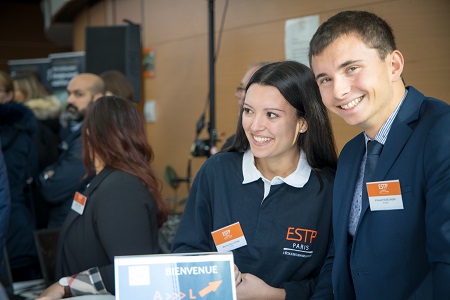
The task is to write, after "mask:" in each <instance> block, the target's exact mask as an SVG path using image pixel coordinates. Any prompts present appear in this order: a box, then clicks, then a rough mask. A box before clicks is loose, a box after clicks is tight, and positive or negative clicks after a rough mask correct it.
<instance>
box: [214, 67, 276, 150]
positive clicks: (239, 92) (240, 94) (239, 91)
mask: <svg viewBox="0 0 450 300" xmlns="http://www.w3.org/2000/svg"><path fill="white" fill-rule="evenodd" d="M270 63H272V62H271V61H261V62H257V63H254V64H252V65H250V66H249V67H248V69H247V71H246V72H245V74H244V77H242V79H241V83H239V85H238V87H237V88H236V91H235V92H234V96H235V97H236V99H237V101H238V105H239V109H240V108H241V106H242V103H244V99H245V88H246V86H247V84H248V82H249V81H250V78H252V76H253V74H255V72H256V71H258V70H259V69H260V68H261V67H264V66H265V65H268V64H270ZM238 111H239V110H238ZM234 137H235V135H234V134H233V135H231V136H230V137H229V138H227V140H226V141H225V143H223V145H222V150H224V149H226V148H228V147H229V146H231V144H232V143H233V140H234Z"/></svg>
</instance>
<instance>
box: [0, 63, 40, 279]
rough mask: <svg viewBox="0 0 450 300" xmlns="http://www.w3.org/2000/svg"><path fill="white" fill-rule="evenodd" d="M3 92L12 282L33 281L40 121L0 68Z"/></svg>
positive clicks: (0, 111) (0, 129) (1, 129)
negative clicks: (34, 185)
mask: <svg viewBox="0 0 450 300" xmlns="http://www.w3.org/2000/svg"><path fill="white" fill-rule="evenodd" d="M0 91H1V92H0V141H1V146H2V152H3V156H4V161H5V164H6V170H7V173H8V182H9V192H10V196H11V211H10V218H9V223H8V232H7V239H6V249H7V254H8V257H9V261H10V266H11V273H12V277H13V281H14V282H16V281H24V280H32V279H36V278H39V277H40V267H39V262H38V258H37V251H36V247H35V243H34V236H33V231H34V229H35V218H34V209H33V199H32V194H31V188H30V184H31V182H32V178H34V177H35V176H36V174H37V150H36V147H35V144H34V138H35V135H36V131H37V121H36V118H35V117H34V115H33V112H32V111H31V110H30V109H29V108H28V107H26V106H25V105H24V104H22V103H17V102H15V101H14V85H13V82H12V79H11V77H10V76H9V75H8V74H7V73H6V72H3V71H0Z"/></svg>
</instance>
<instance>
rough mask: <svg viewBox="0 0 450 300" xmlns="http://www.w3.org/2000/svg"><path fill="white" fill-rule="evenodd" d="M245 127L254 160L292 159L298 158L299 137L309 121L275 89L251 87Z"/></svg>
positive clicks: (243, 124) (244, 114)
mask: <svg viewBox="0 0 450 300" xmlns="http://www.w3.org/2000/svg"><path fill="white" fill-rule="evenodd" d="M242 127H243V128H244V131H245V134H246V136H247V139H248V141H249V144H250V149H251V151H252V153H253V156H255V158H260V159H265V158H270V159H273V158H277V159H283V158H285V157H287V158H290V157H292V155H298V152H299V149H298V146H297V138H298V134H299V132H300V130H301V129H302V128H303V127H306V121H305V120H304V119H303V118H301V119H299V118H298V117H297V112H296V109H295V108H294V107H293V106H292V105H291V104H290V103H289V102H287V101H286V99H285V98H284V97H283V95H281V93H280V91H279V90H278V89H277V88H275V87H273V86H266V85H260V84H257V83H255V84H252V85H251V86H250V87H249V89H248V90H247V94H246V96H245V100H244V106H243V112H242Z"/></svg>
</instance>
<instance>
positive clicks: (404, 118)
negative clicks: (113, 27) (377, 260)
mask: <svg viewBox="0 0 450 300" xmlns="http://www.w3.org/2000/svg"><path fill="white" fill-rule="evenodd" d="M420 96H421V94H420V93H419V92H418V91H417V90H415V89H414V88H412V87H410V88H409V89H408V95H407V96H406V99H405V101H404V102H403V104H402V107H401V108H400V110H399V112H398V115H397V116H396V118H395V120H394V122H393V123H392V126H391V129H390V130H389V134H388V138H387V140H386V143H385V144H384V146H383V151H382V152H381V155H380V158H379V160H378V163H377V167H376V170H375V178H379V179H377V181H383V180H386V176H387V174H388V172H389V170H390V169H391V168H392V166H393V165H394V163H395V161H396V160H397V158H398V156H399V155H400V153H401V152H402V150H403V148H404V147H405V144H406V143H407V142H408V140H409V138H410V136H411V134H412V133H413V130H412V129H411V127H410V126H409V124H410V123H411V122H414V121H416V120H417V119H418V117H419V113H420V106H421V105H422V102H423V99H424V97H423V95H422V97H420ZM395 179H398V178H390V180H395ZM364 200H365V201H364ZM368 207H369V201H368V198H367V197H363V203H362V210H361V218H362V217H363V215H364V214H365V212H366V211H367V209H368Z"/></svg>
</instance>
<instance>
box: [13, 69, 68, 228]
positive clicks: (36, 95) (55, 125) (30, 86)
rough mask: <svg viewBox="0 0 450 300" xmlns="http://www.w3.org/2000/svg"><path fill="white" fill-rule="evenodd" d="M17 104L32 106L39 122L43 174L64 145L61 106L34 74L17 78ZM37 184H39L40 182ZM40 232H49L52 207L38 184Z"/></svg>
mask: <svg viewBox="0 0 450 300" xmlns="http://www.w3.org/2000/svg"><path fill="white" fill-rule="evenodd" d="M13 82H14V92H15V93H14V94H15V99H14V100H15V101H16V102H20V103H23V104H25V105H26V106H28V107H29V108H30V109H31V110H32V111H33V113H34V115H35V117H36V118H37V121H38V131H37V133H36V136H35V137H36V138H35V143H36V145H37V150H38V161H39V166H38V168H39V170H38V171H39V172H41V171H43V170H44V168H45V167H47V166H49V165H51V164H54V163H55V162H56V161H57V160H58V156H59V149H58V145H59V143H60V142H61V140H60V138H59V131H60V129H61V126H60V123H59V116H60V114H61V102H60V101H59V99H58V98H57V97H56V96H54V95H51V94H50V93H49V92H48V91H47V89H46V88H45V87H44V86H43V84H42V83H41V82H40V81H39V78H38V77H37V75H35V74H34V73H31V72H23V73H18V74H16V75H15V76H14V77H13ZM36 180H38V179H37V178H36ZM32 193H33V199H34V208H35V214H36V228H38V229H41V228H46V227H47V226H48V219H49V216H48V214H49V209H50V208H49V204H48V203H47V201H45V199H44V198H43V196H42V194H41V191H40V188H39V186H38V185H37V184H34V183H33V184H32Z"/></svg>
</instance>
